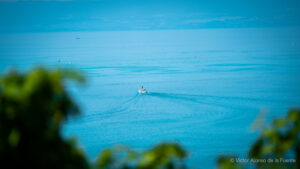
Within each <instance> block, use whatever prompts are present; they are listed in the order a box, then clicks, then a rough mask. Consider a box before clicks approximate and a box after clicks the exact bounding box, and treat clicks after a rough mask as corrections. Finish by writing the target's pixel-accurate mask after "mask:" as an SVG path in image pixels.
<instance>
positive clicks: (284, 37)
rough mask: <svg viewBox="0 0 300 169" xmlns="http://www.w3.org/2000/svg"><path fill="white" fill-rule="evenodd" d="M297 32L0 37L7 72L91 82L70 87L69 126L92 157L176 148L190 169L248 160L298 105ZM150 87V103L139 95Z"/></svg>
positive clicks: (68, 132) (68, 133) (0, 61)
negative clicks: (258, 122) (73, 109)
mask: <svg viewBox="0 0 300 169" xmlns="http://www.w3.org/2000/svg"><path fill="white" fill-rule="evenodd" d="M298 30H299V29H298V28H265V29H203V30H180V31H175V30H170V31H167V30H166V31H120V32H117V31H115V32H57V33H24V34H1V35H0V70H1V72H3V71H5V70H7V69H8V68H9V67H12V66H13V67H17V68H19V69H21V70H28V69H29V68H31V67H32V66H34V65H37V64H42V65H46V66H47V67H51V68H52V67H57V66H63V67H71V68H76V69H79V70H81V71H82V72H84V73H85V75H86V76H87V78H88V83H87V85H86V86H78V85H74V84H69V85H68V89H69V90H70V91H71V93H72V94H73V96H74V97H75V98H76V100H77V101H78V103H79V105H80V106H81V108H82V115H81V116H79V117H77V118H74V119H70V120H68V121H67V122H66V124H65V125H64V130H63V133H62V134H63V135H64V136H65V137H74V136H75V137H77V138H78V140H79V143H80V145H81V146H82V147H83V148H84V149H85V152H86V154H87V155H88V156H90V157H91V158H92V159H95V158H96V156H97V155H98V153H99V151H100V150H101V149H103V148H106V147H111V146H113V145H115V144H125V145H128V146H131V147H133V148H137V149H144V148H149V147H151V146H153V145H155V144H156V143H158V142H162V141H176V142H179V143H181V144H182V145H183V146H184V147H185V148H186V149H187V150H189V152H190V157H189V158H188V164H189V165H190V166H193V167H197V168H214V166H215V159H216V157H217V155H219V154H223V153H236V154H239V155H245V154H246V153H247V150H248V147H249V145H251V143H252V142H253V141H254V140H255V138H256V136H257V135H258V133H257V132H252V131H251V130H250V126H251V124H252V122H253V121H254V119H255V118H256V116H257V115H258V114H259V113H260V112H261V111H263V110H268V112H269V113H268V115H267V120H270V119H272V118H274V117H279V116H283V115H285V113H286V111H287V110H288V109H289V108H290V107H293V106H299V105H300V99H299V98H300V87H299V86H300V80H299V73H300V68H299V66H300V31H298ZM142 85H143V86H144V87H145V88H146V89H147V90H149V91H150V93H149V94H147V95H139V94H137V90H138V89H139V88H140V87H141V86H142Z"/></svg>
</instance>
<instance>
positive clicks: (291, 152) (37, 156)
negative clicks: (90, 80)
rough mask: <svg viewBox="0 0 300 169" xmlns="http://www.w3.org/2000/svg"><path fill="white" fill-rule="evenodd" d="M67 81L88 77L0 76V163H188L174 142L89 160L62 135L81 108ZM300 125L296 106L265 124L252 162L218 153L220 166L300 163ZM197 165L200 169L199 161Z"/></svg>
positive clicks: (114, 167)
mask: <svg viewBox="0 0 300 169" xmlns="http://www.w3.org/2000/svg"><path fill="white" fill-rule="evenodd" d="M66 80H73V81H76V82H78V83H84V81H85V80H84V77H83V76H82V75H81V74H80V73H78V72H75V71H71V70H66V69H59V70H46V69H43V68H37V69H34V70H32V71H30V72H28V73H19V72H17V71H10V72H8V73H6V74H4V75H2V77H1V82H0V168H18V169H22V168H31V169H33V168H45V169H47V168H49V169H59V168H64V169H77V168H78V169H87V168H95V169H183V168H187V166H186V165H185V163H184V159H185V158H186V157H187V152H186V151H185V150H184V149H183V148H182V147H181V146H180V145H178V144H176V143H162V144H158V145H156V146H155V147H153V148H151V149H149V150H145V151H136V150H133V149H130V148H128V147H125V146H119V147H114V148H110V149H106V150H103V151H101V153H100V155H99V157H98V159H97V160H96V161H95V162H91V160H89V159H88V158H87V157H86V156H85V155H84V154H83V153H82V151H81V150H80V149H79V148H78V146H77V145H76V142H75V140H66V139H64V138H62V137H61V133H60V130H61V127H62V124H63V122H64V121H65V120H66V119H67V118H69V117H70V116H74V115H78V114H79V113H80V110H79V108H78V106H77V105H76V103H75V102H74V100H72V98H71V97H70V95H69V93H68V92H67V90H66V88H65V86H64V85H65V83H66ZM299 130H300V112H299V111H298V110H297V109H292V110H291V111H290V112H289V113H288V114H287V116H286V117H285V118H281V119H276V120H274V121H273V123H272V124H271V125H269V126H264V127H263V128H262V131H261V134H260V136H259V138H258V139H257V140H256V142H255V143H254V144H253V146H252V147H251V148H250V151H249V155H248V158H249V159H251V160H253V161H251V162H249V163H241V162H239V161H238V159H239V158H238V157H236V156H234V155H232V156H231V155H226V156H220V157H219V158H217V160H216V161H217V168H220V169H239V168H253V167H255V168H272V169H277V168H289V169H290V168H291V169H296V168H300V163H299V162H300V135H299ZM268 159H272V160H273V162H271V161H272V160H268ZM289 159H292V160H289ZM255 160H256V161H255ZM264 160H265V161H264ZM277 160H280V161H277ZM283 160H285V161H283ZM293 160H294V161H293ZM257 161H259V162H257ZM195 167H197V168H201V164H200V163H199V164H198V166H195Z"/></svg>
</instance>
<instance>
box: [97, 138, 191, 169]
mask: <svg viewBox="0 0 300 169" xmlns="http://www.w3.org/2000/svg"><path fill="white" fill-rule="evenodd" d="M186 155H187V153H186V152H185V151H184V150H183V149H182V148H181V146H180V145H178V144H176V143H168V144H166V143H164V144H160V145H157V146H155V147H154V148H152V149H150V150H147V151H145V152H137V151H135V150H132V149H130V148H127V147H115V148H112V149H107V150H104V151H103V152H102V153H101V155H100V157H99V159H98V163H97V168H99V169H184V168H186V167H185V166H184V163H183V159H184V157H186Z"/></svg>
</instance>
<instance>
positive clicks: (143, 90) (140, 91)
mask: <svg viewBox="0 0 300 169" xmlns="http://www.w3.org/2000/svg"><path fill="white" fill-rule="evenodd" d="M138 93H141V94H143V93H148V91H147V90H146V89H145V88H143V86H142V88H140V90H139V91H138Z"/></svg>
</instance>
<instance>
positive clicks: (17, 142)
mask: <svg viewBox="0 0 300 169" xmlns="http://www.w3.org/2000/svg"><path fill="white" fill-rule="evenodd" d="M66 79H72V80H76V81H77V82H80V83H83V82H84V78H83V76H82V75H80V74H79V73H78V72H74V71H70V70H65V69H60V70H53V71H47V70H45V69H43V68H37V69H35V70H33V71H30V72H29V73H27V74H22V73H19V72H17V71H10V72H8V73H6V74H5V75H3V76H2V77H1V79H0V80H1V81H0V162H1V166H6V168H49V169H50V168H51V169H52V168H75V169H76V168H80V169H84V168H89V165H88V163H87V161H86V160H85V158H84V156H83V154H82V152H81V151H80V150H79V149H77V148H76V146H75V142H74V141H72V140H68V141H66V140H64V139H62V137H61V136H60V133H59V132H60V128H61V126H62V122H63V121H64V120H65V119H66V117H67V115H76V114H79V109H78V107H77V106H76V104H75V103H74V101H73V100H72V99H71V97H70V95H69V94H68V92H67V91H66V89H65V86H64V85H63V84H64V82H65V80H66Z"/></svg>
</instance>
